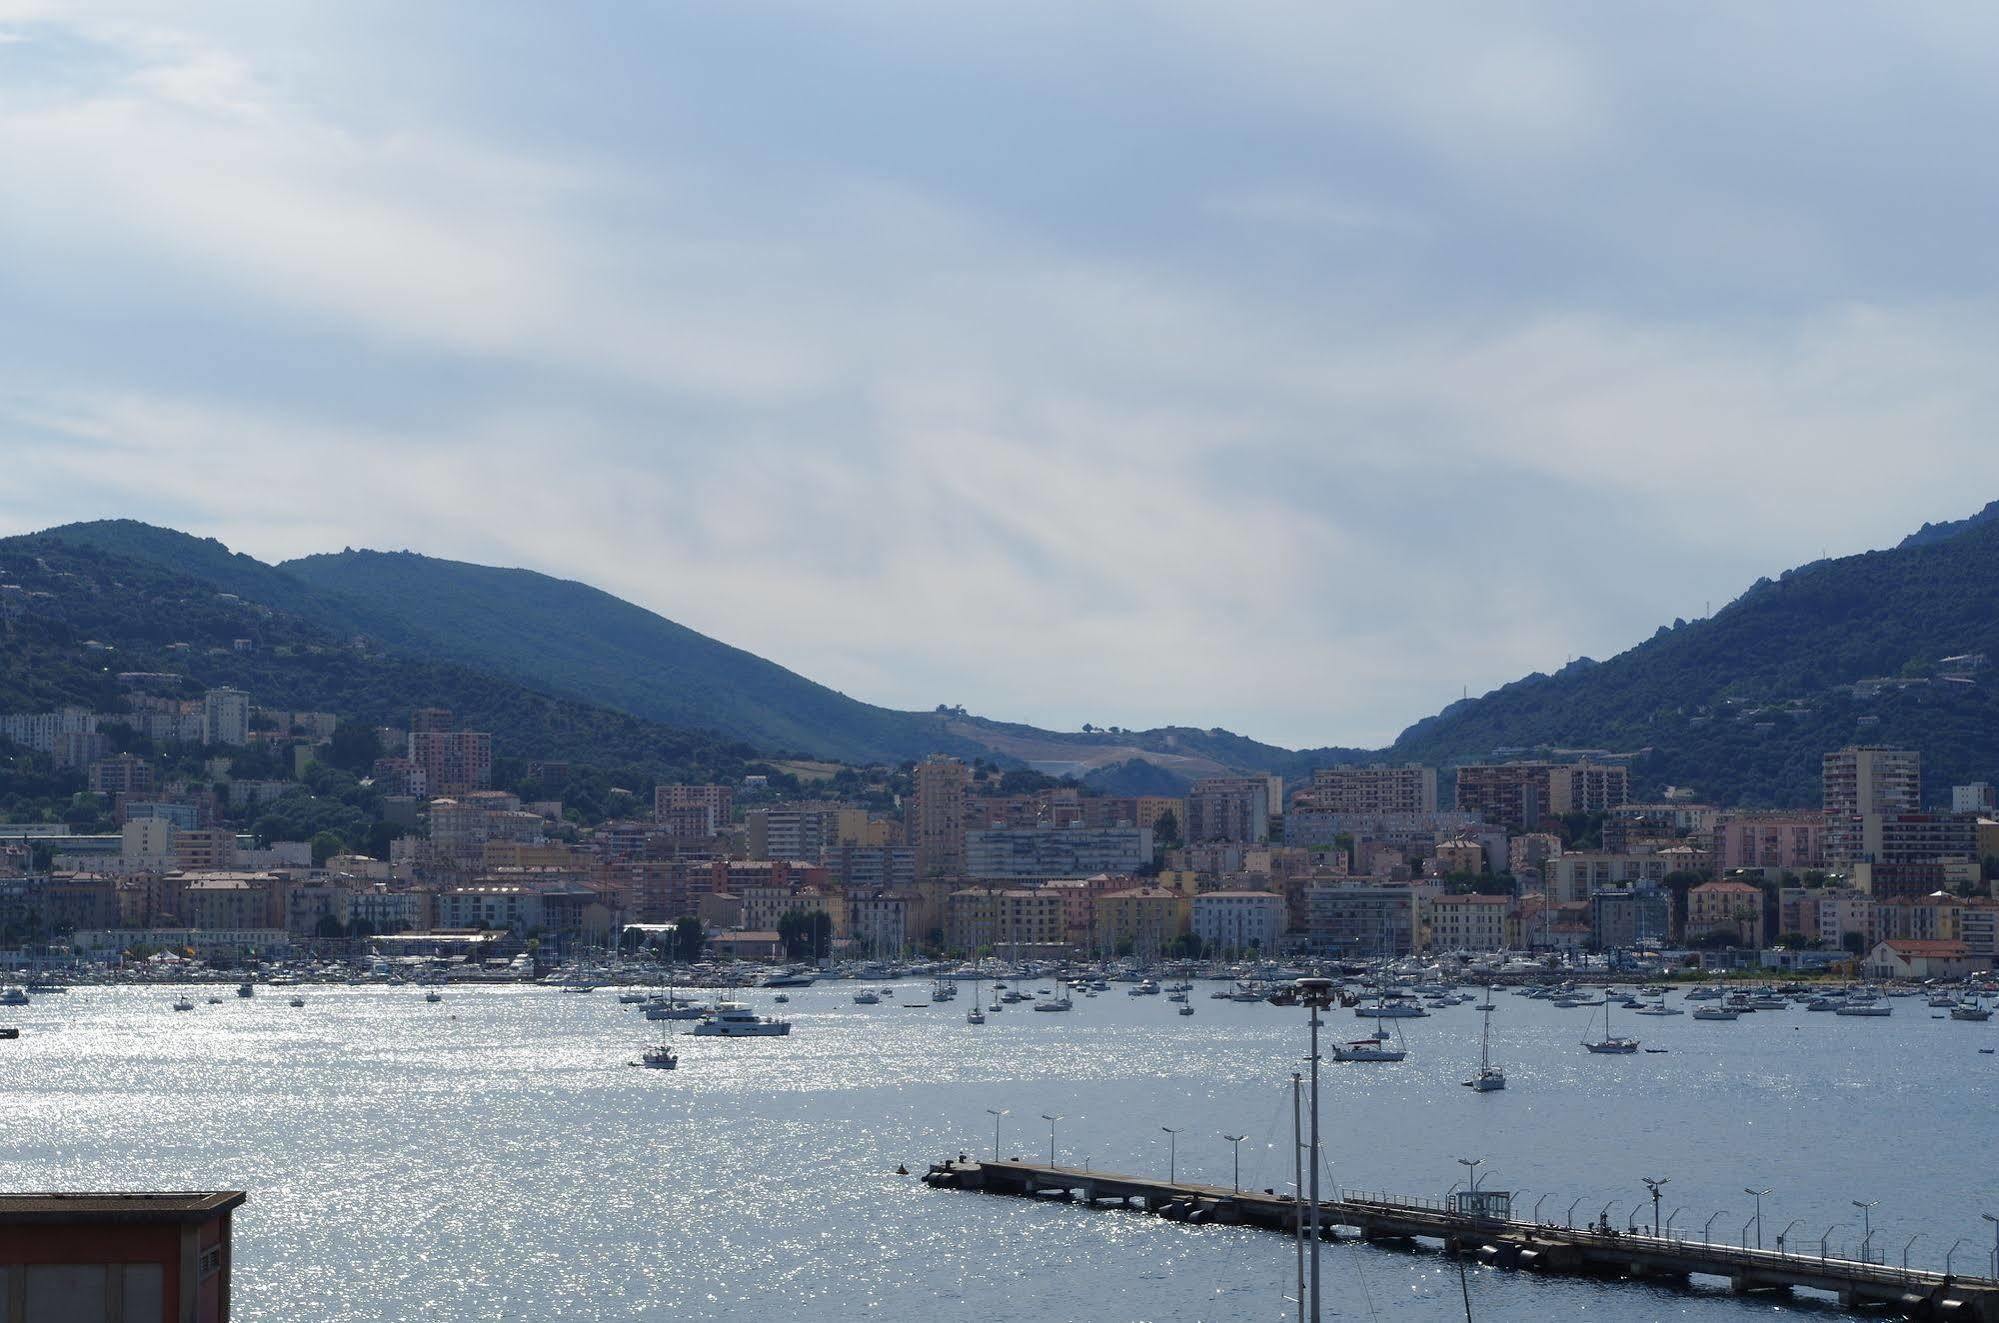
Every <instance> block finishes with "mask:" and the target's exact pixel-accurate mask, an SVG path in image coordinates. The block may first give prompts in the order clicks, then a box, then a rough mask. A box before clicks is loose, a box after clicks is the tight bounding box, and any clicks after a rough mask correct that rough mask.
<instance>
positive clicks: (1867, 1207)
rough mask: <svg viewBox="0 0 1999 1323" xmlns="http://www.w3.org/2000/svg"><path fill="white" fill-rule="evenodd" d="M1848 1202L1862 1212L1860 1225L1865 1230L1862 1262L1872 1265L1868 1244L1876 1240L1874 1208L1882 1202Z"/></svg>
mask: <svg viewBox="0 0 1999 1323" xmlns="http://www.w3.org/2000/svg"><path fill="white" fill-rule="evenodd" d="M1847 1202H1848V1203H1851V1204H1852V1205H1853V1206H1854V1207H1855V1208H1858V1209H1859V1210H1860V1225H1861V1226H1862V1228H1864V1231H1863V1234H1862V1235H1861V1237H1860V1261H1861V1262H1862V1263H1871V1262H1872V1260H1871V1259H1869V1258H1868V1257H1867V1242H1868V1241H1870V1240H1873V1239H1874V1213H1873V1208H1874V1205H1876V1204H1878V1203H1880V1202H1881V1201H1880V1200H1879V1199H1849V1200H1848V1201H1847Z"/></svg>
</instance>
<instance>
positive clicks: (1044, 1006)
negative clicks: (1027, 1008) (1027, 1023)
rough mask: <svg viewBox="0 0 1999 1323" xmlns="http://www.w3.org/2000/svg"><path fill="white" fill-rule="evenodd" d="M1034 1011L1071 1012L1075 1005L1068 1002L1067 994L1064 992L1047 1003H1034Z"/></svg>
mask: <svg viewBox="0 0 1999 1323" xmlns="http://www.w3.org/2000/svg"><path fill="white" fill-rule="evenodd" d="M1034 1009H1035V1010H1037V1011H1073V1010H1075V1009H1076V1003H1075V1002H1073V1001H1070V1000H1069V994H1068V993H1066V992H1065V993H1063V994H1062V995H1061V996H1059V997H1055V998H1051V999H1050V1000H1047V1001H1037V1002H1035V1003H1034Z"/></svg>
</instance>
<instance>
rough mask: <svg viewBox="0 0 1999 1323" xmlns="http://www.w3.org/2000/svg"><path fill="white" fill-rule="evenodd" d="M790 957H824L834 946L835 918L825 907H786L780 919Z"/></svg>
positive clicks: (779, 930)
mask: <svg viewBox="0 0 1999 1323" xmlns="http://www.w3.org/2000/svg"><path fill="white" fill-rule="evenodd" d="M777 936H778V940H779V941H781V942H783V943H784V957H785V959H787V960H801V961H802V960H824V959H825V958H826V957H827V956H828V955H829V954H831V953H832V950H833V918H832V916H831V915H829V914H827V913H826V911H824V910H786V911H785V912H784V913H783V914H780V915H779V916H778V919H777Z"/></svg>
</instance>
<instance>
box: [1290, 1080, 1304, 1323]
mask: <svg viewBox="0 0 1999 1323" xmlns="http://www.w3.org/2000/svg"><path fill="white" fill-rule="evenodd" d="M1300 1083H1301V1082H1300V1080H1299V1078H1298V1072H1297V1071H1295V1070H1294V1071H1292V1072H1291V1161H1292V1164H1293V1166H1294V1167H1295V1168H1296V1173H1295V1174H1294V1176H1293V1177H1292V1186H1291V1188H1292V1189H1293V1190H1295V1191H1297V1197H1296V1198H1295V1199H1293V1200H1292V1203H1291V1212H1292V1214H1293V1216H1292V1218H1291V1229H1292V1233H1293V1234H1292V1238H1293V1239H1294V1240H1296V1241H1297V1242H1298V1323H1305V1137H1304V1135H1302V1134H1300V1133H1299V1131H1300V1129H1301V1126H1300V1125H1299V1120H1298V1092H1299V1088H1300Z"/></svg>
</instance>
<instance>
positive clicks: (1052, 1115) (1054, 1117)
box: [1041, 1112, 1062, 1167]
mask: <svg viewBox="0 0 1999 1323" xmlns="http://www.w3.org/2000/svg"><path fill="white" fill-rule="evenodd" d="M1041 1119H1042V1120H1044V1121H1046V1122H1047V1123H1048V1165H1049V1166H1051V1167H1052V1166H1054V1165H1055V1123H1056V1122H1057V1121H1059V1120H1061V1119H1062V1114H1061V1113H1060V1112H1043V1113H1042V1114H1041Z"/></svg>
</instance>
